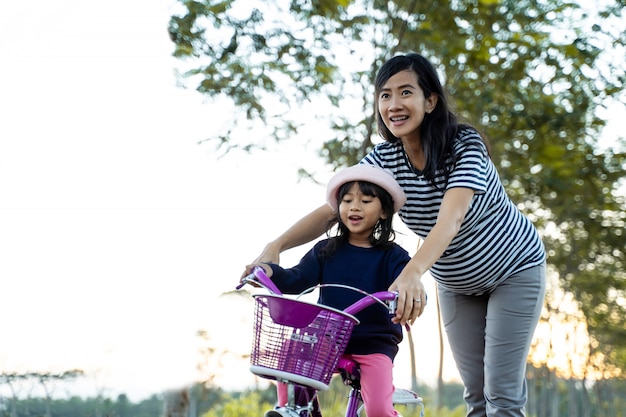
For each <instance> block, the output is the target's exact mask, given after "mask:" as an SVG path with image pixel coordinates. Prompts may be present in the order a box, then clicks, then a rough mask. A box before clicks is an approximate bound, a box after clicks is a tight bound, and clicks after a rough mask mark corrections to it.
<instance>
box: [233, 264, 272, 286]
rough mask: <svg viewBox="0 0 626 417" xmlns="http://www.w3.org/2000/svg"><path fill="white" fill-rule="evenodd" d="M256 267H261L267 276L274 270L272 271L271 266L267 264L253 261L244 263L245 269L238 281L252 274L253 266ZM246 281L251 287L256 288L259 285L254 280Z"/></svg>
mask: <svg viewBox="0 0 626 417" xmlns="http://www.w3.org/2000/svg"><path fill="white" fill-rule="evenodd" d="M257 267H261V268H263V271H264V272H265V275H267V277H268V278H269V277H271V276H272V273H273V272H274V271H272V268H270V266H269V265H267V264H263V263H253V264H250V265H246V269H245V270H244V273H243V274H242V275H241V278H240V279H239V282H241V283H243V279H244V278H246V277H248V276H250V275H252V274H253V272H254V268H257ZM247 283H248V284H250V285H252V286H253V287H256V288H259V287H260V285H259V284H257V283H256V282H254V281H248V282H247Z"/></svg>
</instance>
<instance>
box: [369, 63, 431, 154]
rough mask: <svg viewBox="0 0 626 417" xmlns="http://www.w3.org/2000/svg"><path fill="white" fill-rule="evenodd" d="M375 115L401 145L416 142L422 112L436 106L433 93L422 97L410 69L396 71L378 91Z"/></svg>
mask: <svg viewBox="0 0 626 417" xmlns="http://www.w3.org/2000/svg"><path fill="white" fill-rule="evenodd" d="M377 100H378V112H379V113H380V116H381V118H382V120H383V122H384V123H385V125H386V126H387V128H388V129H389V130H390V131H391V133H392V134H393V135H394V136H396V137H398V138H400V139H402V141H403V142H405V141H411V140H420V126H421V125H422V122H423V121H424V116H425V114H426V113H430V112H431V111H432V110H433V109H434V108H435V105H436V104H437V99H436V96H435V95H434V94H431V96H430V97H428V98H427V97H424V91H423V90H422V89H421V87H420V86H419V84H418V83H417V74H416V73H415V72H414V71H412V70H404V71H400V72H398V73H396V74H394V75H393V76H391V78H389V80H387V82H386V83H385V84H384V85H383V87H382V88H381V89H380V91H379V92H378V97H377Z"/></svg>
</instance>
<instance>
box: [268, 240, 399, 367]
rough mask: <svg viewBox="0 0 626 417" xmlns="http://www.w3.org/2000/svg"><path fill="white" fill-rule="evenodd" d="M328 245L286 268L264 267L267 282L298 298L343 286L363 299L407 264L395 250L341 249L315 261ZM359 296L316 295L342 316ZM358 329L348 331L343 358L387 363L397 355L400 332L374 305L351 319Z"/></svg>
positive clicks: (386, 285) (387, 283)
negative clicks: (376, 356)
mask: <svg viewBox="0 0 626 417" xmlns="http://www.w3.org/2000/svg"><path fill="white" fill-rule="evenodd" d="M327 242H328V240H327V239H326V240H322V241H320V242H318V243H317V244H316V245H315V246H314V247H313V249H311V250H310V251H309V252H308V253H307V254H306V255H304V257H302V259H301V260H300V262H299V263H298V265H296V266H294V267H292V268H282V267H280V266H279V265H276V264H270V267H271V268H272V270H273V275H272V281H273V282H274V283H275V284H276V286H277V287H278V288H279V289H280V290H281V291H282V292H284V293H285V294H299V293H301V292H302V291H304V290H306V289H308V288H311V287H314V286H316V285H318V284H343V285H349V286H352V287H356V288H359V289H361V290H363V291H366V292H368V293H370V294H371V293H374V292H377V291H386V290H387V289H388V288H389V286H390V285H391V283H392V282H393V281H394V280H395V279H396V277H397V276H398V275H400V272H401V271H402V269H403V268H404V266H405V265H406V264H407V263H408V262H409V260H410V259H411V258H410V256H409V254H408V253H407V251H406V250H404V249H403V248H401V247H400V246H399V245H397V244H395V243H394V244H392V246H391V247H390V248H389V249H378V248H361V247H357V246H353V245H350V244H347V243H346V244H344V245H341V246H340V247H338V248H337V250H336V251H335V252H334V253H333V254H332V255H330V256H321V254H320V251H321V249H322V248H323V247H324V246H326V243H327ZM362 297H363V294H361V293H359V292H356V291H353V290H349V289H344V288H336V287H326V288H322V289H321V290H320V297H319V300H318V301H319V303H321V304H324V305H327V306H329V307H333V308H336V309H339V310H344V309H345V308H346V307H348V306H350V305H351V304H352V303H354V302H355V301H357V300H359V299H360V298H362ZM356 318H358V319H359V321H360V324H358V325H357V326H355V327H354V330H353V332H352V336H351V338H350V341H349V343H348V347H347V348H346V353H352V354H361V355H366V354H371V353H383V354H385V355H387V356H389V357H390V358H391V359H392V360H393V359H394V358H395V356H396V354H397V353H398V344H399V343H400V341H401V340H402V328H401V326H400V325H399V324H393V323H392V322H391V315H390V314H389V313H388V311H387V310H386V309H385V307H383V306H382V305H380V304H378V303H376V304H374V305H372V306H370V307H367V308H366V309H364V310H362V311H361V312H360V313H357V314H356Z"/></svg>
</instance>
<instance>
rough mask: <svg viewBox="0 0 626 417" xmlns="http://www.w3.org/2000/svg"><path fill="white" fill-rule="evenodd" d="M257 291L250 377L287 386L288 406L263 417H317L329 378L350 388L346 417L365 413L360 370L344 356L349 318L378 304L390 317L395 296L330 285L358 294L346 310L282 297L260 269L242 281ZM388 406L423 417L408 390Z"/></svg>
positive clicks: (396, 395)
mask: <svg viewBox="0 0 626 417" xmlns="http://www.w3.org/2000/svg"><path fill="white" fill-rule="evenodd" d="M246 284H250V285H253V286H261V287H263V288H265V289H266V290H268V291H269V294H255V295H253V297H254V299H255V320H254V334H253V342H252V352H251V355H250V371H251V372H252V373H253V374H255V375H257V376H260V377H262V378H266V379H271V380H275V381H278V382H284V383H286V384H287V393H288V399H287V404H286V405H285V406H281V407H275V408H274V409H273V410H269V411H267V412H266V413H265V417H322V411H321V409H320V404H319V399H318V396H317V393H318V391H325V390H327V389H328V388H329V385H328V384H329V383H330V380H331V378H332V376H333V375H334V374H339V375H340V376H341V379H342V381H343V383H344V385H346V386H349V387H350V392H349V394H348V401H347V404H346V412H345V417H359V416H360V415H361V412H362V411H363V409H364V405H363V399H362V397H361V385H360V372H359V365H358V363H356V362H355V361H353V360H351V359H349V358H347V357H345V356H343V352H344V350H345V348H346V345H347V343H348V340H349V339H350V335H351V333H352V329H353V327H354V326H355V325H357V324H358V320H357V319H356V318H355V317H354V314H356V313H358V312H359V311H361V310H363V309H364V308H366V307H368V306H370V305H372V304H374V303H380V304H382V305H384V306H385V307H386V308H387V310H388V311H389V312H390V314H392V313H394V312H395V309H396V302H397V294H396V293H394V292H389V291H381V292H376V293H374V294H369V293H367V292H365V291H362V290H360V289H357V288H353V287H349V286H343V285H337V284H332V286H340V287H343V288H348V289H351V290H355V291H358V292H360V293H362V294H363V295H364V296H363V298H361V299H360V300H358V301H357V302H355V303H354V304H352V305H350V306H349V307H347V308H346V309H345V310H343V311H342V310H337V309H334V308H331V307H328V306H324V305H321V304H313V303H309V302H306V301H302V300H299V297H300V296H301V295H303V294H305V293H308V292H310V291H312V290H314V289H315V288H318V287H322V286H331V285H328V284H327V285H320V286H317V287H314V288H311V289H309V290H306V291H304V292H303V293H301V294H300V295H298V296H297V297H296V298H295V299H294V298H287V297H284V296H283V294H282V293H281V291H280V290H279V289H278V288H277V287H276V286H275V285H274V283H273V282H272V281H271V279H270V278H269V277H267V275H266V274H265V272H264V271H263V269H262V268H259V267H257V268H255V269H254V270H253V272H252V273H251V274H250V275H248V276H246V277H244V278H242V280H241V282H240V284H239V285H238V286H237V290H239V289H241V288H242V287H243V286H244V285H246ZM393 403H394V405H396V404H406V405H408V404H412V405H415V406H416V407H419V408H420V416H422V417H423V416H424V402H423V400H422V398H421V397H420V396H419V395H417V394H416V393H414V392H413V391H410V390H407V389H396V390H395V392H394V394H393Z"/></svg>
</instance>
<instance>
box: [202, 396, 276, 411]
mask: <svg viewBox="0 0 626 417" xmlns="http://www.w3.org/2000/svg"><path fill="white" fill-rule="evenodd" d="M273 406H274V405H273V404H272V403H270V402H267V401H262V396H261V394H260V393H259V392H256V391H251V392H247V393H244V394H243V395H241V396H236V397H231V398H230V399H228V400H226V401H225V402H224V403H222V404H220V405H218V406H217V407H215V408H213V409H211V410H209V411H208V412H206V413H205V414H203V415H202V417H241V416H262V415H264V414H265V412H266V411H267V410H271V409H272V408H273Z"/></svg>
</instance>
